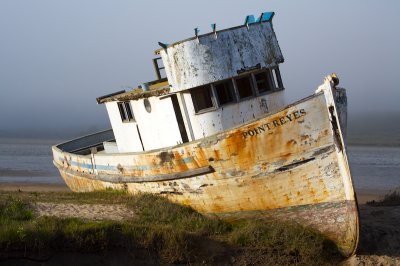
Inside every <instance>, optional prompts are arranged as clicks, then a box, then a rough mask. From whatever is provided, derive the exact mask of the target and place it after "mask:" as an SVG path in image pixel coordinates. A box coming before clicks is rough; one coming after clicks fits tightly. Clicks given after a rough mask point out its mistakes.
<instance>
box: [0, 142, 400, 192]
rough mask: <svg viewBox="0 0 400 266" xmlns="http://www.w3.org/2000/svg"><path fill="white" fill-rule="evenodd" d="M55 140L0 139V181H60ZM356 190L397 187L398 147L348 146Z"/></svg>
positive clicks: (399, 150)
mask: <svg viewBox="0 0 400 266" xmlns="http://www.w3.org/2000/svg"><path fill="white" fill-rule="evenodd" d="M58 142H59V141H56V140H33V139H23V140H21V139H14V140H13V139H1V138H0V182H13V183H15V182H29V183H63V180H62V178H61V177H60V174H59V172H58V170H57V169H56V168H55V166H53V163H52V153H51V146H52V145H54V144H55V143H58ZM347 150H348V157H349V161H350V169H351V173H352V177H353V181H354V186H355V188H356V189H377V190H388V189H392V188H395V187H399V186H400V147H377V146H349V147H348V149H347Z"/></svg>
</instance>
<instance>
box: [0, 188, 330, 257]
mask: <svg viewBox="0 0 400 266" xmlns="http://www.w3.org/2000/svg"><path fill="white" fill-rule="evenodd" d="M34 201H41V202H42V201H46V202H58V203H71V202H72V203H85V204H87V203H103V204H104V203H107V204H115V203H118V204H125V205H126V206H127V207H129V208H132V209H134V210H135V213H136V214H137V215H135V216H134V217H133V218H132V219H130V220H125V221H120V222H116V221H90V220H83V219H77V218H56V217H35V214H34V212H33V210H32V207H31V205H30V204H29V203H28V202H34ZM113 249H119V250H120V249H125V250H127V251H135V250H136V249H146V250H148V251H149V254H153V255H154V256H156V257H157V258H158V259H159V261H160V262H161V263H192V262H196V261H197V262H203V261H205V262H209V263H217V264H218V263H224V264H226V263H231V260H230V259H231V258H230V257H236V262H237V263H240V264H257V263H260V264H264V265H267V264H276V263H277V262H279V263H280V264H298V265H310V264H314V265H315V264H319V265H324V264H329V263H330V262H329V261H330V260H331V259H332V258H334V261H333V262H332V263H336V262H337V258H338V257H337V254H334V255H333V256H332V254H331V253H330V252H331V251H332V250H335V249H334V248H332V244H331V243H329V242H328V241H326V240H325V239H324V238H323V237H322V236H321V235H320V234H318V233H317V232H315V231H312V230H310V229H307V228H304V227H302V226H300V225H297V224H289V223H282V222H276V221H252V220H241V221H236V222H227V221H223V220H220V219H217V218H215V217H207V216H204V215H201V214H199V213H197V212H196V211H194V210H193V209H191V208H189V207H184V206H180V205H177V204H173V203H171V202H170V201H168V200H167V199H166V198H164V197H160V196H154V195H150V194H143V195H137V196H132V195H128V194H125V193H122V192H116V191H107V192H102V193H100V192H98V193H56V194H52V193H45V194H43V193H41V194H37V195H35V194H33V193H17V194H16V195H15V196H10V194H8V195H5V194H4V193H2V195H1V196H0V258H6V257H7V256H8V254H10V252H11V253H12V252H17V251H20V252H22V253H21V254H23V252H25V251H26V250H29V251H31V252H36V253H40V252H43V251H48V252H54V251H77V252H99V251H107V250H113ZM218 250H219V251H218ZM221 250H222V251H223V252H224V254H225V253H227V254H229V256H230V257H229V256H228V257H227V256H226V255H224V256H222V257H220V258H219V259H217V261H215V260H214V261H211V258H212V257H213V254H214V253H218V252H220V251H221ZM214 257H215V256H214Z"/></svg>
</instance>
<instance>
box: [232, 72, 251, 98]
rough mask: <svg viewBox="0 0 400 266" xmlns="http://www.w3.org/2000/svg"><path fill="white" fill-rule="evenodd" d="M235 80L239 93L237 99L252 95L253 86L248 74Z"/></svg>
mask: <svg viewBox="0 0 400 266" xmlns="http://www.w3.org/2000/svg"><path fill="white" fill-rule="evenodd" d="M235 82H236V87H237V90H238V93H239V99H244V98H247V97H250V96H253V86H252V84H251V79H250V76H246V77H243V78H238V79H236V80H235Z"/></svg>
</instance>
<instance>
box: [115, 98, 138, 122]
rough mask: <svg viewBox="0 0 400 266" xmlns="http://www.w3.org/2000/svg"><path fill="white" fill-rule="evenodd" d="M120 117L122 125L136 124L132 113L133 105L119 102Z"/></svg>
mask: <svg viewBox="0 0 400 266" xmlns="http://www.w3.org/2000/svg"><path fill="white" fill-rule="evenodd" d="M117 106H118V110H119V115H120V117H121V121H122V123H132V122H136V119H135V115H134V113H133V111H132V106H131V103H130V102H129V101H128V102H117Z"/></svg>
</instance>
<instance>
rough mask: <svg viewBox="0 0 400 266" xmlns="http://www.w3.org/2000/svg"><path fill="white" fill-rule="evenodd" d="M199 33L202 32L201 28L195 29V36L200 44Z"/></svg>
mask: <svg viewBox="0 0 400 266" xmlns="http://www.w3.org/2000/svg"><path fill="white" fill-rule="evenodd" d="M199 32H200V30H199V28H194V35H195V36H196V38H197V41H198V42H199Z"/></svg>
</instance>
